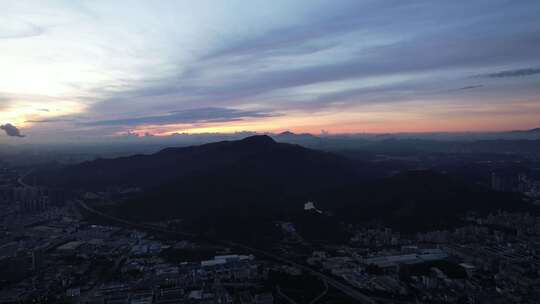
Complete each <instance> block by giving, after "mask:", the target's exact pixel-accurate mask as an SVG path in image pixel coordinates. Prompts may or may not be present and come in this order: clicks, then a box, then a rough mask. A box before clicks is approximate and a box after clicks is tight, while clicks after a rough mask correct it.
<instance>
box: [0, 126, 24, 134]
mask: <svg viewBox="0 0 540 304" xmlns="http://www.w3.org/2000/svg"><path fill="white" fill-rule="evenodd" d="M0 129H2V130H4V131H5V132H6V134H7V135H8V136H13V137H24V135H22V134H21V131H20V130H19V129H18V128H17V127H15V126H14V125H12V124H10V123H7V124H5V125H1V126H0Z"/></svg>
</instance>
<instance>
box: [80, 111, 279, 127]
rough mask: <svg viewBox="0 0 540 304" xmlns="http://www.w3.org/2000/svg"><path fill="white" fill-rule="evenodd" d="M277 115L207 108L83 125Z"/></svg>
mask: <svg viewBox="0 0 540 304" xmlns="http://www.w3.org/2000/svg"><path fill="white" fill-rule="evenodd" d="M277 115H279V114H277V113H269V112H262V111H242V110H236V109H230V108H218V107H207V108H198V109H189V110H180V111H173V112H169V113H167V114H164V115H155V116H143V117H136V118H126V119H112V120H100V121H94V122H86V123H83V124H84V125H87V126H135V125H142V124H152V125H166V124H185V123H201V122H228V121H238V120H242V119H245V118H262V117H272V116H277Z"/></svg>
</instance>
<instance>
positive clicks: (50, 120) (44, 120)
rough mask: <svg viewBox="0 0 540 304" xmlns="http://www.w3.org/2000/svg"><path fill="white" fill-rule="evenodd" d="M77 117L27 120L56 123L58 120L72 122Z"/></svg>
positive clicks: (30, 121)
mask: <svg viewBox="0 0 540 304" xmlns="http://www.w3.org/2000/svg"><path fill="white" fill-rule="evenodd" d="M72 121H75V119H71V118H48V119H39V120H26V121H25V122H29V123H56V122H72Z"/></svg>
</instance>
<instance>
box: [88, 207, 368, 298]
mask: <svg viewBox="0 0 540 304" xmlns="http://www.w3.org/2000/svg"><path fill="white" fill-rule="evenodd" d="M78 205H79V207H81V208H82V209H84V210H85V211H87V212H89V213H92V214H94V215H97V216H99V217H102V218H105V219H107V220H109V221H112V222H116V223H119V224H121V225H125V226H128V227H134V228H139V229H145V230H150V231H154V232H159V233H165V234H171V235H177V236H180V237H189V238H196V237H198V236H197V235H196V234H191V233H184V232H178V231H172V230H167V229H163V228H161V227H156V226H152V225H146V224H137V223H133V222H130V221H126V220H124V219H121V218H117V217H114V216H111V215H109V214H106V213H103V212H101V211H99V210H96V209H94V208H92V207H90V206H88V205H87V204H86V203H84V202H82V201H78ZM218 242H219V243H221V244H222V245H227V246H230V247H234V248H240V249H243V250H245V251H247V252H251V253H255V254H257V255H259V256H262V257H266V258H268V259H270V260H275V261H279V262H282V263H284V264H289V265H292V266H294V267H297V268H299V269H301V270H303V271H305V272H307V273H309V274H311V275H314V276H316V277H318V278H319V279H321V280H322V281H324V282H325V283H326V284H328V285H330V286H332V287H334V288H336V289H338V290H340V291H341V292H343V293H344V294H346V295H348V296H349V297H351V298H353V299H355V300H357V301H358V303H363V304H375V303H377V302H376V301H375V300H373V299H371V298H370V297H368V296H366V295H365V294H363V293H361V292H360V291H358V290H356V289H355V288H353V287H350V286H348V285H345V284H343V283H341V282H339V281H338V280H336V279H334V278H332V277H330V276H328V275H326V274H324V273H322V272H319V271H317V270H315V269H312V268H310V267H308V266H305V265H302V264H299V263H297V262H295V261H292V260H289V259H286V258H283V257H281V256H278V255H275V254H273V253H271V252H268V251H264V250H260V249H257V248H253V247H250V246H247V245H244V244H240V243H236V242H231V241H218Z"/></svg>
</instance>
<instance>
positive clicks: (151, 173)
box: [37, 135, 359, 190]
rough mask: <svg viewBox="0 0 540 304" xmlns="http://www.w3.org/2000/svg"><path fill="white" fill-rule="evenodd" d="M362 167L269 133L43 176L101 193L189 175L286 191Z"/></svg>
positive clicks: (52, 181)
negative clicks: (273, 184) (275, 184)
mask: <svg viewBox="0 0 540 304" xmlns="http://www.w3.org/2000/svg"><path fill="white" fill-rule="evenodd" d="M357 166H358V164H357V163H356V162H352V161H349V160H348V159H346V158H343V157H341V156H337V155H334V154H331V153H326V152H321V151H316V150H311V149H307V148H303V147H301V146H298V145H293V144H285V143H277V142H275V141H274V140H273V139H272V138H271V137H269V136H266V135H257V136H251V137H247V138H245V139H242V140H238V141H222V142H216V143H210V144H205V145H200V146H191V147H182V148H166V149H163V150H161V151H159V152H157V153H154V154H150V155H134V156H129V157H121V158H114V159H98V160H94V161H88V162H84V163H82V164H78V165H72V166H68V167H65V168H63V169H62V170H61V171H60V172H53V173H52V174H51V173H42V174H41V175H38V176H37V178H38V179H39V180H41V181H42V182H43V183H46V184H55V185H59V186H64V187H69V188H71V189H84V190H100V189H105V188H108V187H113V186H122V187H141V188H143V189H152V188H154V187H158V186H162V185H164V184H167V183H169V182H174V181H177V180H179V179H182V178H185V177H189V178H196V177H198V176H209V178H210V176H221V175H229V178H233V179H235V180H238V179H244V178H246V177H247V176H249V177H250V178H255V179H257V178H259V179H260V178H264V179H267V180H269V181H279V183H283V184H286V186H287V187H295V186H296V185H299V184H307V183H312V184H313V185H319V184H333V183H334V182H339V181H341V180H346V179H347V178H353V177H354V176H356V174H357V173H358V172H359V171H358V170H357Z"/></svg>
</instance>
